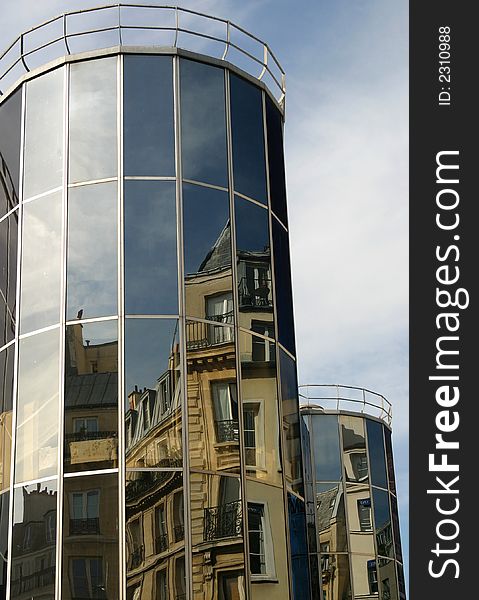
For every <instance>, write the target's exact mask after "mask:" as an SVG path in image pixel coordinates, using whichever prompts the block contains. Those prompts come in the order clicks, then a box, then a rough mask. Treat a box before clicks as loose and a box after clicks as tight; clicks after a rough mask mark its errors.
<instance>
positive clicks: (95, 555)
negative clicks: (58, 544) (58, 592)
mask: <svg viewBox="0 0 479 600" xmlns="http://www.w3.org/2000/svg"><path fill="white" fill-rule="evenodd" d="M63 492H64V505H63V577H62V588H63V591H62V598H98V597H99V598H119V597H120V594H119V589H118V584H119V573H118V474H117V473H108V474H104V475H85V476H83V477H70V478H66V479H65V481H64V489H63Z"/></svg>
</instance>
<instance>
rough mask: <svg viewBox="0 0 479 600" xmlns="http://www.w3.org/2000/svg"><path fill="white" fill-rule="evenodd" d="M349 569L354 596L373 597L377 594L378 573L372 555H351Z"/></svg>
mask: <svg viewBox="0 0 479 600" xmlns="http://www.w3.org/2000/svg"><path fill="white" fill-rule="evenodd" d="M351 571H352V574H353V588H354V596H355V597H363V598H365V599H366V598H375V597H377V595H378V573H377V566H376V559H375V558H374V555H372V554H370V555H369V556H361V555H357V554H352V555H351Z"/></svg>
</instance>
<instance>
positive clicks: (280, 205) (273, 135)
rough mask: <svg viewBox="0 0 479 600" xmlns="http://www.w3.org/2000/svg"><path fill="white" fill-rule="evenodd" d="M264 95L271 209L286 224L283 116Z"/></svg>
mask: <svg viewBox="0 0 479 600" xmlns="http://www.w3.org/2000/svg"><path fill="white" fill-rule="evenodd" d="M265 96H266V127H267V132H268V133H267V140H268V168H269V190H270V197H271V210H272V211H273V212H274V214H275V215H276V216H277V217H278V218H279V219H280V220H281V221H282V222H283V223H284V224H285V225H286V226H287V225H288V215H287V208H286V181H285V174H284V151H283V118H282V116H281V113H280V112H279V110H278V109H277V108H276V106H275V105H274V104H273V101H272V100H270V98H269V97H268V94H265Z"/></svg>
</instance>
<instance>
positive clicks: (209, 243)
mask: <svg viewBox="0 0 479 600" xmlns="http://www.w3.org/2000/svg"><path fill="white" fill-rule="evenodd" d="M183 231H184V234H183V235H184V259H185V286H186V291H185V293H186V314H187V315H188V316H191V317H200V318H203V319H204V318H208V319H211V320H213V321H217V322H219V323H230V324H231V323H233V294H232V281H231V228H230V219H229V201H228V194H227V193H226V192H221V191H219V190H213V189H209V188H205V187H200V186H196V185H189V184H185V185H184V186H183ZM208 298H210V299H211V300H210V302H208V300H207V299H208ZM214 298H216V300H214Z"/></svg>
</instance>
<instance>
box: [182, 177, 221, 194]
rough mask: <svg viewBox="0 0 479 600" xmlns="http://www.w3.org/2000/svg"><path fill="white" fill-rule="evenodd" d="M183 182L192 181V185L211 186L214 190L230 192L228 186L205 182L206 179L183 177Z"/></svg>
mask: <svg viewBox="0 0 479 600" xmlns="http://www.w3.org/2000/svg"><path fill="white" fill-rule="evenodd" d="M183 183H190V184H192V185H198V186H200V187H206V188H210V189H212V190H220V191H221V192H229V190H228V188H225V187H223V186H221V185H214V184H213V183H205V182H204V181H198V180H196V179H186V178H185V179H183Z"/></svg>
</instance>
